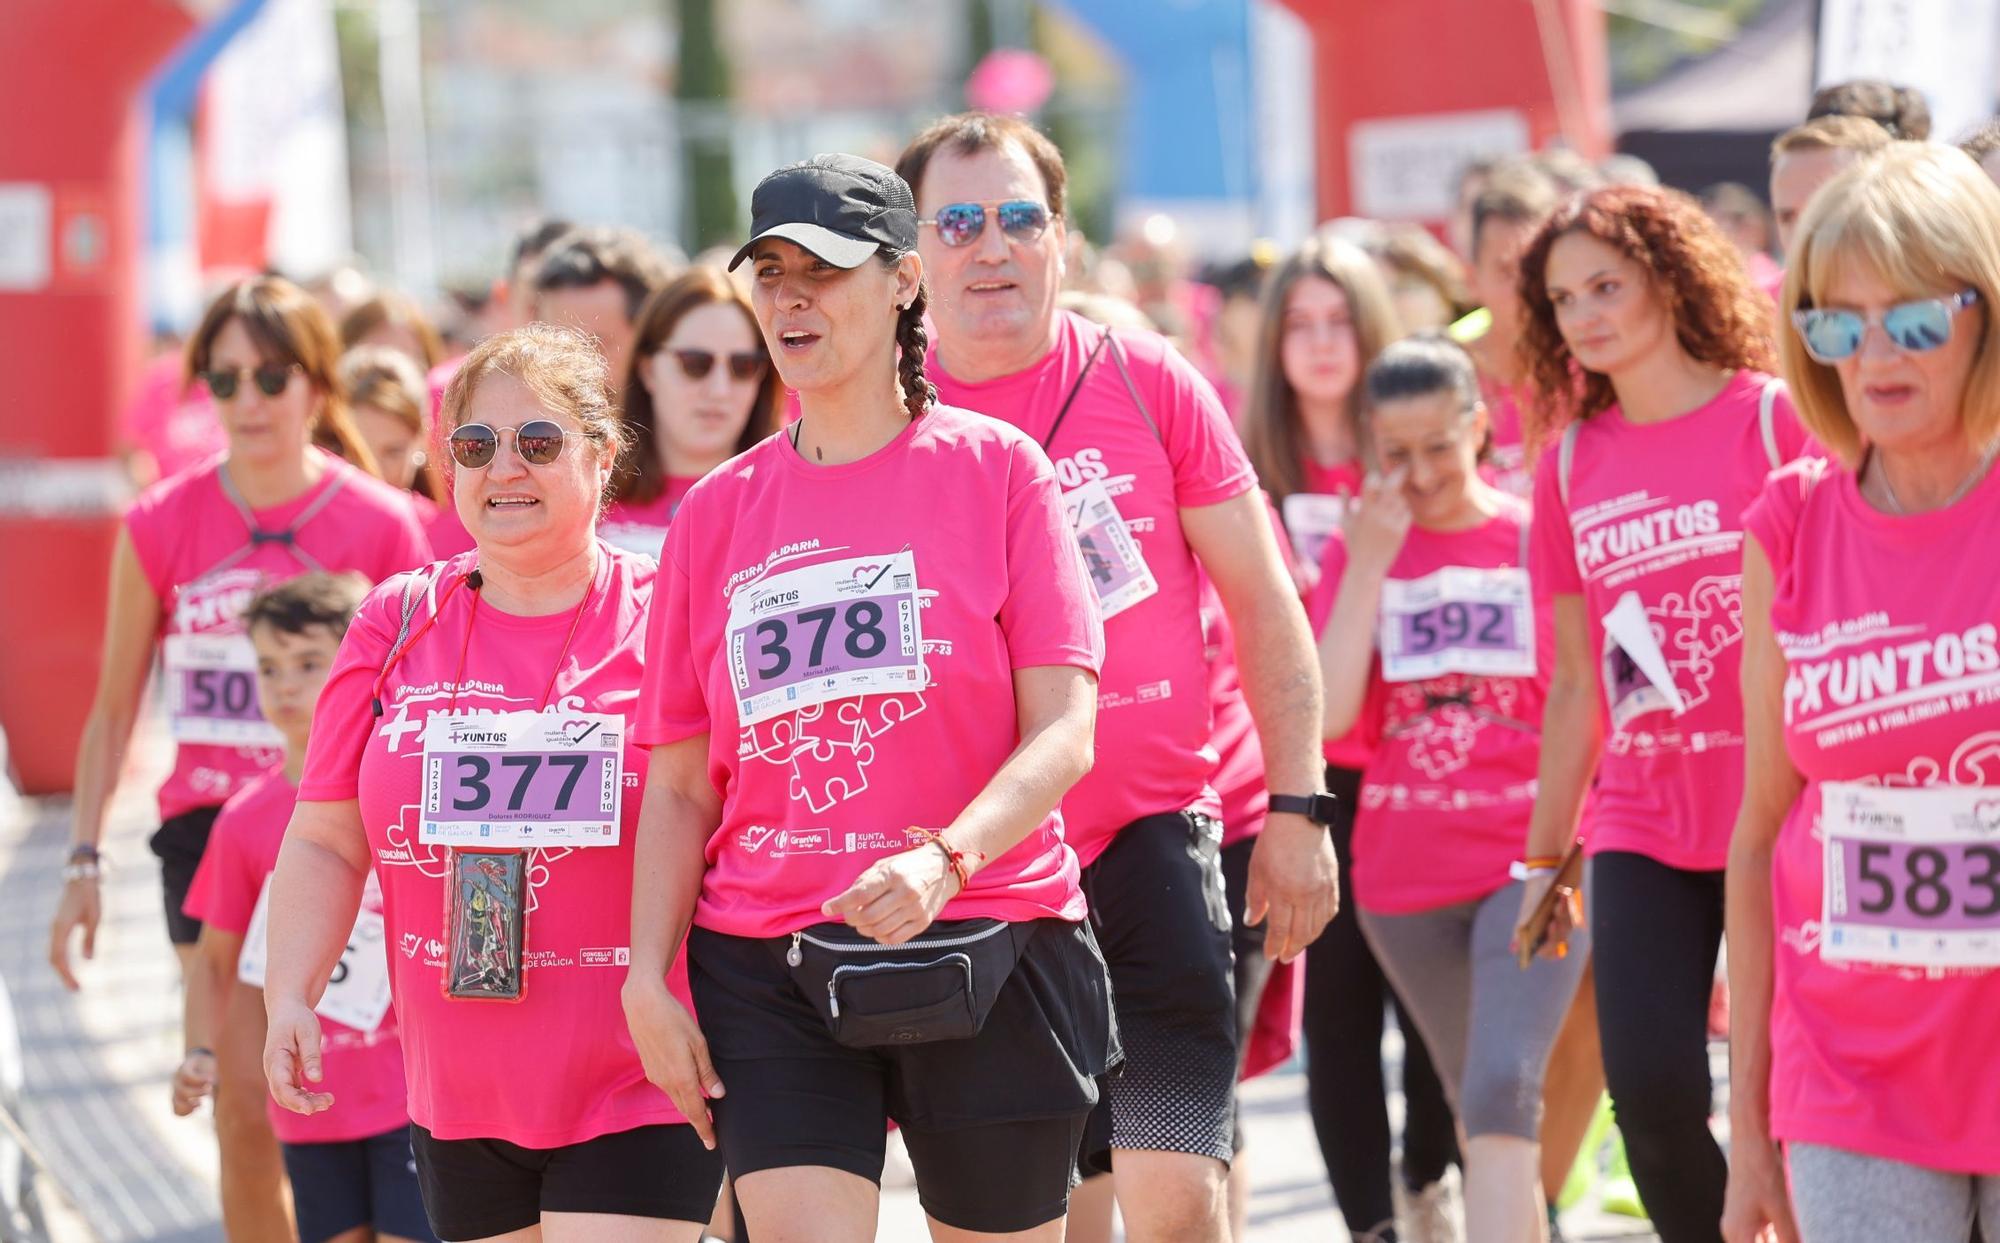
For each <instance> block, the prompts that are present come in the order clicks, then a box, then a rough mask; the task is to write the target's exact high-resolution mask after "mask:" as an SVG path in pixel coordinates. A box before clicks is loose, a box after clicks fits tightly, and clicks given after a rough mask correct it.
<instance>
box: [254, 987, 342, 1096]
mask: <svg viewBox="0 0 2000 1243" xmlns="http://www.w3.org/2000/svg"><path fill="white" fill-rule="evenodd" d="M266 1016H267V1021H266V1025H265V1029H264V1079H265V1081H266V1082H267V1083H269V1084H270V1085H271V1099H272V1100H275V1101H277V1102H278V1104H280V1105H282V1106H283V1107H285V1108H286V1109H289V1110H291V1111H292V1112H293V1113H295V1114H305V1115H306V1116H308V1117H310V1116H311V1115H313V1114H316V1113H324V1112H326V1111H327V1110H329V1109H331V1108H333V1093H331V1092H315V1091H313V1090H311V1089H310V1088H308V1087H307V1086H306V1085H307V1084H308V1083H318V1082H319V1081H320V1079H321V1078H322V1077H323V1076H322V1075H321V1073H320V1063H319V1050H320V1030H319V1015H317V1014H314V1013H313V1011H312V1007H311V1006H309V1005H307V1004H306V1003H305V999H304V998H287V999H278V1000H270V1001H269V1002H268V1003H267V1005H266Z"/></svg>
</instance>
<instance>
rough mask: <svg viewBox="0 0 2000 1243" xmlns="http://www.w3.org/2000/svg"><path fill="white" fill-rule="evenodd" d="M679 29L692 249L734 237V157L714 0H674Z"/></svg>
mask: <svg viewBox="0 0 2000 1243" xmlns="http://www.w3.org/2000/svg"><path fill="white" fill-rule="evenodd" d="M674 8H675V10H676V14H677V16H678V18H679V30H680V72H679V73H678V74H676V75H675V78H674V98H675V99H676V100H678V101H679V102H680V105H681V106H680V129H681V176H682V180H683V182H684V183H685V185H686V187H687V189H686V196H687V198H686V201H687V205H688V212H687V220H686V224H685V225H684V226H683V228H684V232H685V233H686V235H687V240H688V242H689V243H690V245H689V247H688V249H689V250H690V251H697V250H701V249H702V248H704V247H708V246H715V245H719V244H721V243H723V242H727V241H729V240H730V239H731V238H733V237H735V236H736V234H737V230H738V228H739V222H738V220H737V217H736V174H735V161H734V160H733V159H732V158H731V155H730V123H729V115H730V113H729V99H730V73H729V55H728V53H727V52H725V51H724V50H723V47H722V37H721V32H720V31H718V30H717V29H716V20H715V19H716V9H717V4H716V0H674Z"/></svg>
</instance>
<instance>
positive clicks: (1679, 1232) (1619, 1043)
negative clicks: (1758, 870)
mask: <svg viewBox="0 0 2000 1243" xmlns="http://www.w3.org/2000/svg"><path fill="white" fill-rule="evenodd" d="M1585 904H1586V905H1587V907H1588V908H1589V913H1590V937H1591V941H1592V942H1593V945H1594V952H1595V953H1596V955H1597V1016H1598V1023H1599V1026H1600V1028H1601V1030H1602V1032H1603V1041H1604V1076H1605V1080H1606V1082H1607V1083H1608V1084H1609V1085H1610V1088H1611V1104H1612V1106H1613V1108H1614V1109H1615V1110H1616V1112H1617V1116H1618V1130H1619V1131H1620V1133H1621V1134H1623V1135H1624V1137H1625V1153H1626V1156H1627V1157H1628V1158H1629V1159H1630V1161H1631V1163H1632V1179H1633V1181H1634V1182H1636V1183H1637V1184H1638V1185H1639V1197H1640V1199H1642V1200H1644V1201H1645V1202H1646V1212H1647V1213H1648V1214H1650V1215H1651V1216H1652V1219H1653V1228H1654V1229H1655V1230H1657V1231H1659V1235H1660V1239H1661V1243H1716V1240H1718V1239H1719V1238H1721V1234H1722V1232H1721V1228H1720V1223H1721V1220H1722V1193H1723V1188H1724V1186H1725V1185H1726V1184H1727V1182H1728V1179H1729V1167H1728V1165H1727V1164H1726V1163H1725V1162H1724V1160H1723V1157H1722V1149H1721V1148H1720V1147H1719V1146H1718V1145H1717V1144H1716V1142H1715V1136H1714V1135H1712V1134H1711V1133H1710V1132H1709V1129H1708V1115H1709V1111H1710V1109H1711V1108H1712V1107H1713V1105H1714V1084H1713V1082H1712V1081H1711V1079H1710V1076H1709V1069H1708V999H1709V994H1710V992H1711V990H1712V988H1713V986H1714V981H1715V952H1716V948H1717V946H1719V945H1720V944H1721V941H1722V873H1721V872H1686V871H1682V870H1681V869H1679V868H1671V867H1668V866H1667V865H1666V864H1664V863H1660V862H1658V861H1656V860H1653V859H1649V858H1647V857H1646V856H1645V855H1638V854H1630V853H1627V852H1625V851H1617V850H1608V851H1605V852H1604V853H1602V854H1600V855H1598V856H1597V857H1596V858H1594V859H1592V860H1591V864H1590V880H1589V884H1588V886H1587V888H1586V896H1585Z"/></svg>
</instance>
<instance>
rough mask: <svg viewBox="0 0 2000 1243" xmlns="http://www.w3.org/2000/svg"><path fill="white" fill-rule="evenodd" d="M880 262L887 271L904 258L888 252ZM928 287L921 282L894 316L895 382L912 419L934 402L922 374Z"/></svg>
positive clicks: (932, 386)
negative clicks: (912, 296) (915, 292)
mask: <svg viewBox="0 0 2000 1243" xmlns="http://www.w3.org/2000/svg"><path fill="white" fill-rule="evenodd" d="M881 253H882V262H883V263H885V264H887V265H888V266H890V267H892V268H893V267H895V266H896V265H897V264H899V263H901V262H902V260H903V256H902V255H899V254H895V253H893V252H891V251H889V250H887V249H884V250H883V251H882V252H881ZM930 304H931V291H930V286H929V285H927V284H925V283H924V282H922V281H919V282H918V283H917V296H916V297H914V298H911V299H910V304H909V305H908V306H906V307H904V308H903V309H902V310H901V311H899V312H897V315H896V379H897V381H898V382H899V383H900V384H901V385H902V387H903V408H904V409H905V410H907V411H908V412H909V415H910V417H911V418H912V419H920V418H922V417H923V415H924V411H926V410H928V409H930V408H931V406H932V405H934V404H935V403H936V402H937V399H938V392H937V385H935V384H932V383H931V382H930V377H928V376H926V375H925V374H924V355H925V354H927V353H929V352H930V348H931V334H930V331H929V330H928V329H926V328H925V327H924V312H925V310H927V309H928V308H929V307H930Z"/></svg>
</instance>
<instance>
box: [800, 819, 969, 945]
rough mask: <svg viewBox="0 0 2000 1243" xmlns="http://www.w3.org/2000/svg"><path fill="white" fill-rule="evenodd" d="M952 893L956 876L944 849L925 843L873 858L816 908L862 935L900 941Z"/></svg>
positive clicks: (892, 942)
mask: <svg viewBox="0 0 2000 1243" xmlns="http://www.w3.org/2000/svg"><path fill="white" fill-rule="evenodd" d="M957 892H958V877H957V875H956V874H954V873H953V872H952V870H951V863H950V862H949V861H948V860H947V859H946V858H945V855H944V851H942V850H939V849H938V848H937V847H936V846H934V845H931V844H930V843H928V842H927V843H925V844H924V845H922V846H918V847H916V848H915V849H914V850H906V851H904V852H903V853H902V854H899V855H890V856H889V857H888V858H886V859H878V860H876V861H875V863H874V864H873V865H872V866H870V867H869V869H868V870H867V871H865V872H863V873H862V874H861V876H860V878H859V879H857V880H856V881H855V882H854V883H853V884H852V885H850V886H848V888H847V892H845V893H843V894H841V895H840V896H839V897H837V898H833V899H830V900H829V901H828V902H827V903H826V904H825V905H823V906H821V907H820V908H819V909H820V912H821V913H822V914H824V915H825V916H826V917H827V918H828V919H844V920H846V921H847V924H848V926H849V927H850V928H853V929H854V930H855V931H856V932H858V933H860V934H861V935H862V936H864V937H870V938H872V939H874V940H876V941H880V942H881V943H882V944H884V945H901V944H902V943H903V942H905V941H908V940H909V939H910V938H911V937H914V936H918V935H920V934H921V933H922V932H923V930H924V929H926V928H928V927H930V926H931V921H932V920H934V919H936V918H937V917H938V912H939V911H942V910H943V909H944V904H945V903H946V902H949V901H950V900H951V898H952V895H954V894H956V893H957Z"/></svg>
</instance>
